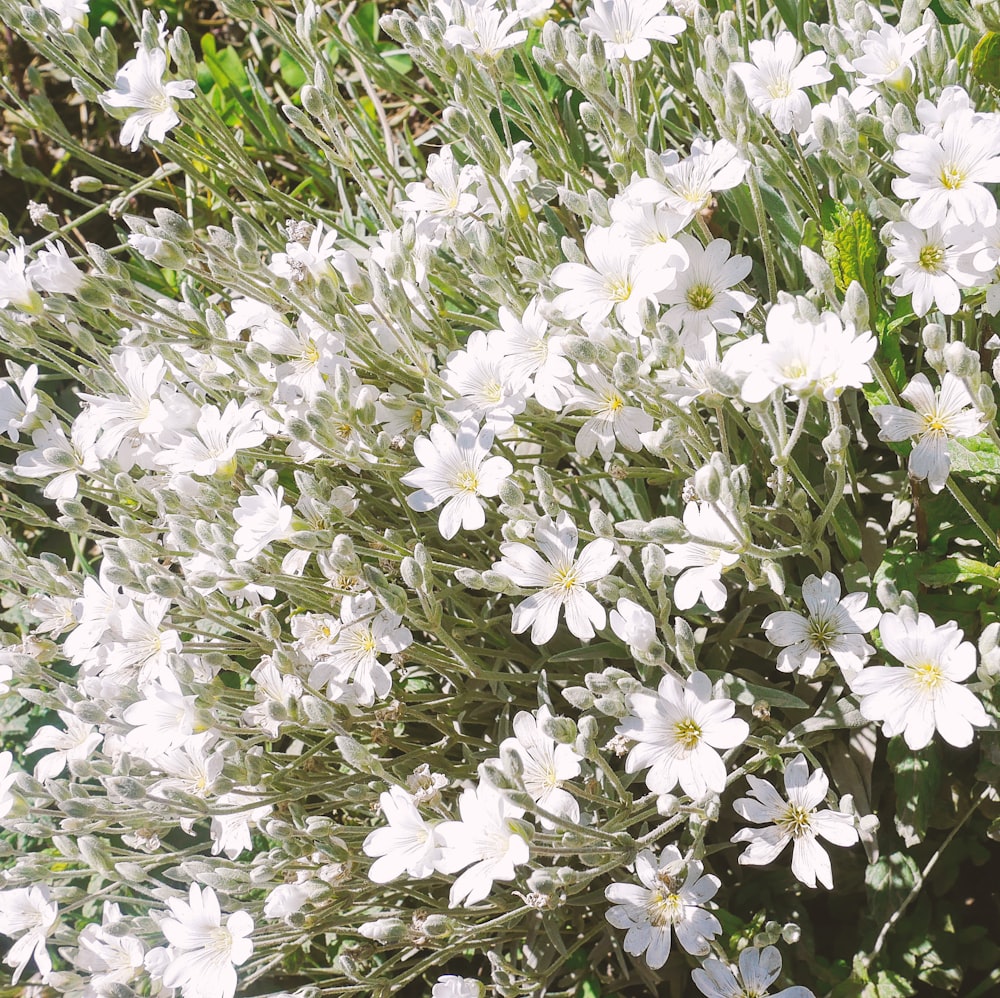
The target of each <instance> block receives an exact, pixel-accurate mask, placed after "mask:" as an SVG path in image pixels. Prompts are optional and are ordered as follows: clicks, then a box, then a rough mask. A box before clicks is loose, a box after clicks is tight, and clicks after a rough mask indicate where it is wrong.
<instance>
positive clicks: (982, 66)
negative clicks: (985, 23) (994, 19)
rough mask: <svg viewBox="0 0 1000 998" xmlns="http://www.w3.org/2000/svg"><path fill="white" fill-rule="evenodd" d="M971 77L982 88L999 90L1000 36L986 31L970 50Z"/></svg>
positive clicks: (994, 32)
mask: <svg viewBox="0 0 1000 998" xmlns="http://www.w3.org/2000/svg"><path fill="white" fill-rule="evenodd" d="M972 76H973V79H975V80H976V81H977V82H978V83H980V84H982V85H983V86H984V87H990V88H991V89H993V90H1000V34H998V33H997V32H996V31H988V32H987V33H986V34H985V35H983V37H982V38H980V39H979V41H978V42H977V43H976V47H975V48H974V49H973V50H972Z"/></svg>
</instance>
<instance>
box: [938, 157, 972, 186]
mask: <svg viewBox="0 0 1000 998" xmlns="http://www.w3.org/2000/svg"><path fill="white" fill-rule="evenodd" d="M938 179H939V180H940V181H941V186H942V187H944V188H945V190H949V191H957V190H958V189H959V188H960V187H963V186H965V181H966V180H967V179H968V178H967V177H966V175H965V171H964V170H962V169H960V168H959V167H958V166H956V165H955V164H954V163H948V164H947V165H946V166H943V167H941V173H940V175H939V176H938Z"/></svg>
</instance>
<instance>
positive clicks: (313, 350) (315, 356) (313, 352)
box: [302, 340, 319, 365]
mask: <svg viewBox="0 0 1000 998" xmlns="http://www.w3.org/2000/svg"><path fill="white" fill-rule="evenodd" d="M302 359H303V360H304V361H306V363H308V364H311V365H315V364H318V363H319V347H317V346H316V341H315V340H309V341H308V342H307V343H306V348H305V349H304V350H303V351H302Z"/></svg>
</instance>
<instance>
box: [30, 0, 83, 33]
mask: <svg viewBox="0 0 1000 998" xmlns="http://www.w3.org/2000/svg"><path fill="white" fill-rule="evenodd" d="M41 7H42V8H43V9H45V10H51V11H53V12H54V13H55V14H56V15H57V16H58V18H59V27H61V28H62V29H63V31H72V30H73V29H74V28H75V27H76V26H77V25H78V24H83V22H84V21H85V20H86V18H87V14H88V13H90V0H41Z"/></svg>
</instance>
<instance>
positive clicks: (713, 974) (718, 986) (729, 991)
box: [691, 946, 814, 998]
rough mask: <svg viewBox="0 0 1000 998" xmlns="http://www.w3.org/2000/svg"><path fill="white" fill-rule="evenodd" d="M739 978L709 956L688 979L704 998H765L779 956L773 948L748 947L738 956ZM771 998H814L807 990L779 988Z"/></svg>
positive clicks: (776, 972)
mask: <svg viewBox="0 0 1000 998" xmlns="http://www.w3.org/2000/svg"><path fill="white" fill-rule="evenodd" d="M738 973H739V976H737V975H736V974H734V973H733V970H732V969H731V968H730V967H727V966H726V965H725V964H724V963H723V962H722V961H721V960H716V959H715V958H714V957H709V958H708V959H707V960H705V961H704V962H703V963H702V965H701V967H700V968H699V969H698V970H692V971H691V980H692V981H694V983H695V987H697V988H698V990H699V991H700V992H701V993H702V994H703V995H705V998H750V996H751V995H752V996H753V998H767V996H768V994H769V992H768V990H767V989H768V988H769V987H770V986H771V985H772V984H773V983H774V982H775V981H776V980H777V979H778V975H779V974H780V973H781V954H780V953H779V952H778V950H777V947H775V946H765V947H764V948H763V949H757V948H756V947H755V946H748V947H747V948H746V949H745V950H743V951H742V952H741V953H740V963H739V972H738ZM771 998H814V996H813V993H812V992H811V991H810V990H809V989H808V988H803V987H800V986H798V985H796V986H794V987H791V988H783V989H782V990H781V991H779V992H777V994H775V995H772V996H771Z"/></svg>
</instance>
